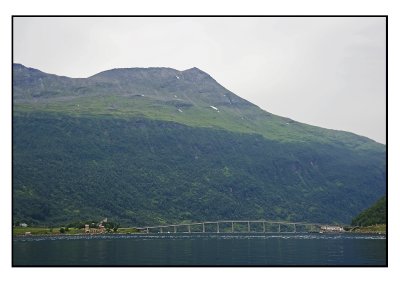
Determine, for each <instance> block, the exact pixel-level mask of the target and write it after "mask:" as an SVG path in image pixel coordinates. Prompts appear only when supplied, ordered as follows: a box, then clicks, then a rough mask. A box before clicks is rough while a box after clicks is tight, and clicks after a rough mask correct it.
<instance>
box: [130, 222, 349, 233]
mask: <svg viewBox="0 0 400 291" xmlns="http://www.w3.org/2000/svg"><path fill="white" fill-rule="evenodd" d="M135 228H136V229H137V230H139V231H141V232H144V233H309V232H321V231H343V226H339V225H335V226H333V225H326V224H321V223H309V222H289V221H269V220H219V221H204V222H194V223H181V224H170V225H156V226H144V227H135Z"/></svg>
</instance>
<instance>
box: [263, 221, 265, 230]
mask: <svg viewBox="0 0 400 291" xmlns="http://www.w3.org/2000/svg"><path fill="white" fill-rule="evenodd" d="M263 232H264V233H265V221H263Z"/></svg>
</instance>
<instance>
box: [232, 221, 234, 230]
mask: <svg viewBox="0 0 400 291" xmlns="http://www.w3.org/2000/svg"><path fill="white" fill-rule="evenodd" d="M233 232H234V231H233V221H232V233H233Z"/></svg>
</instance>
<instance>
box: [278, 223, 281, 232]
mask: <svg viewBox="0 0 400 291" xmlns="http://www.w3.org/2000/svg"><path fill="white" fill-rule="evenodd" d="M278 232H281V224H280V223H278Z"/></svg>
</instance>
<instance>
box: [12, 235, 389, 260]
mask: <svg viewBox="0 0 400 291" xmlns="http://www.w3.org/2000/svg"><path fill="white" fill-rule="evenodd" d="M386 246H387V244H386V237H385V236H382V235H362V234H226V235H225V234H197V235H196V234H191V235H184V234H181V235H176V234H175V235H169V234H155V235H153V234H149V235H93V236H90V235H79V236H42V237H36V236H34V237H33V236H32V237H17V238H14V239H13V265H14V266H32V265H34V266H54V265H56V266H302V265H303V266H336V265H339V266H347V265H349V266H385V265H387V256H386V255H387V252H386Z"/></svg>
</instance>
